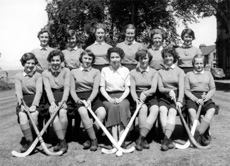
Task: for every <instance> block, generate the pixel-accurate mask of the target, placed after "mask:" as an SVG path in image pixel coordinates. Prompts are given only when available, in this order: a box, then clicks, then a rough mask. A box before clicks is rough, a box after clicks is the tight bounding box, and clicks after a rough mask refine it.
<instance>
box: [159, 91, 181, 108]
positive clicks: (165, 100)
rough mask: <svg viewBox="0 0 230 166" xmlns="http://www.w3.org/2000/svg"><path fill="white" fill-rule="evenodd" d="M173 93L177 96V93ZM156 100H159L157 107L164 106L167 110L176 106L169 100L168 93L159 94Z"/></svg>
mask: <svg viewBox="0 0 230 166" xmlns="http://www.w3.org/2000/svg"><path fill="white" fill-rule="evenodd" d="M174 92H175V94H176V96H177V91H174ZM158 100H159V107H161V106H165V107H166V108H167V109H168V110H169V109H170V108H174V109H176V105H175V103H174V101H173V100H171V98H170V97H169V94H168V93H167V94H163V93H159V95H158Z"/></svg>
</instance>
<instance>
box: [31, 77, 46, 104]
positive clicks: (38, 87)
mask: <svg viewBox="0 0 230 166" xmlns="http://www.w3.org/2000/svg"><path fill="white" fill-rule="evenodd" d="M42 91H43V89H42V76H41V75H39V76H38V78H37V79H36V94H35V96H34V100H33V103H32V106H36V107H38V106H39V102H40V99H41V96H42Z"/></svg>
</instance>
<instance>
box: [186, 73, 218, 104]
mask: <svg viewBox="0 0 230 166" xmlns="http://www.w3.org/2000/svg"><path fill="white" fill-rule="evenodd" d="M215 89H216V86H215V82H214V79H213V76H212V74H211V73H210V72H209V71H202V72H196V71H191V72H188V73H187V74H186V76H185V95H186V96H187V97H188V98H190V99H191V100H193V101H195V100H196V97H195V96H194V95H193V94H192V93H193V92H208V93H207V94H206V98H207V99H211V98H212V97H213V95H214V93H215Z"/></svg>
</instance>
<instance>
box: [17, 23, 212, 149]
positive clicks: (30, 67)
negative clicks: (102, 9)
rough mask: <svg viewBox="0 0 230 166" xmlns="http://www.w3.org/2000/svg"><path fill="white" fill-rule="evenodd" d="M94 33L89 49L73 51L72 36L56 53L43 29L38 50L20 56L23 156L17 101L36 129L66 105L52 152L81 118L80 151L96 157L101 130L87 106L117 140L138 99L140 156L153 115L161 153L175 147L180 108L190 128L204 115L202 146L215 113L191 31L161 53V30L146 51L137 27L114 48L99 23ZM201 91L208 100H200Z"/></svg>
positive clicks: (25, 123)
mask: <svg viewBox="0 0 230 166" xmlns="http://www.w3.org/2000/svg"><path fill="white" fill-rule="evenodd" d="M94 33H95V38H96V41H95V43H93V44H92V45H90V46H88V47H87V48H86V49H85V50H83V49H82V48H78V47H77V41H76V40H77V38H76V33H74V31H70V32H69V35H68V37H67V48H66V49H65V50H63V51H61V50H57V49H53V48H50V47H49V39H50V34H49V31H47V30H42V31H40V32H39V33H38V39H39V40H40V47H39V48H37V49H35V50H32V52H30V53H25V54H24V55H23V56H22V58H21V63H22V66H24V70H23V71H22V72H20V73H18V74H17V75H16V76H15V89H16V96H17V99H18V105H17V115H18V122H19V124H20V127H21V130H22V132H23V134H24V137H25V139H26V144H25V145H24V146H23V147H22V148H21V152H25V151H26V150H27V149H28V148H29V146H30V145H31V143H32V142H33V139H34V138H33V134H32V128H31V127H30V122H29V120H28V117H27V115H26V113H25V111H24V110H25V109H26V108H25V106H24V105H23V104H22V101H21V99H24V100H25V102H26V104H27V105H28V106H29V111H30V112H31V115H32V116H33V119H34V121H35V123H36V124H38V115H40V114H42V115H44V116H49V115H51V114H53V113H54V112H55V111H56V109H57V107H58V106H59V105H60V104H61V103H64V104H63V105H62V107H61V109H60V110H59V113H58V116H56V117H55V119H54V121H53V123H52V126H53V129H54V131H55V133H56V135H57V138H58V139H59V141H58V143H57V144H56V145H55V146H54V148H53V149H54V151H59V150H62V151H63V152H67V150H68V146H67V143H66V140H65V137H66V130H67V126H68V114H79V115H80V117H81V121H82V124H83V127H84V129H85V131H86V132H87V134H88V139H86V140H85V142H84V143H83V146H84V149H90V150H91V151H96V150H97V148H98V142H97V132H98V131H99V130H100V126H99V125H98V124H97V123H96V122H94V121H93V120H92V119H91V118H90V115H89V113H88V111H87V107H88V106H89V107H91V108H92V110H93V111H94V112H95V114H96V115H97V117H98V119H99V120H100V121H101V122H102V123H103V124H104V125H105V126H106V127H107V129H109V131H110V132H111V134H112V136H113V137H114V139H115V140H116V141H117V142H118V140H119V138H120V137H121V135H122V133H123V131H124V129H125V127H126V125H127V124H128V122H129V119H130V117H131V111H130V108H131V107H130V106H132V105H135V102H136V103H139V101H142V102H143V103H144V104H143V105H142V107H141V109H140V111H139V115H138V126H139V137H138V139H137V140H136V149H137V150H138V151H141V150H143V149H148V148H149V144H148V142H147V141H146V139H145V138H146V136H147V135H148V133H149V131H150V130H151V129H152V127H153V124H154V122H155V121H156V119H157V118H158V114H159V117H160V118H159V119H160V122H161V127H162V132H163V133H164V139H163V140H162V143H161V144H162V145H161V149H162V150H164V151H166V150H168V149H171V148H173V147H174V145H173V142H172V139H171V135H172V133H173V131H174V129H175V120H176V115H177V109H178V108H182V107H183V106H185V107H186V108H187V110H188V113H189V117H190V120H191V124H192V122H193V120H194V118H195V115H196V111H197V108H198V105H200V104H201V105H202V106H203V109H202V114H203V115H204V116H203V118H202V120H201V123H200V125H199V126H198V127H197V131H196V134H195V137H196V140H197V141H198V142H200V143H202V144H206V145H207V144H209V143H210V135H209V134H207V131H208V130H207V129H208V128H209V125H210V123H211V120H212V118H213V116H214V112H215V105H214V103H213V102H212V100H211V98H212V96H213V94H214V92H215V84H214V80H213V77H212V75H211V74H210V72H208V71H204V67H205V58H204V57H203V56H202V55H201V51H200V50H199V49H197V48H195V47H193V46H192V40H194V39H195V35H194V32H193V31H192V30H191V29H185V30H184V31H183V32H182V36H181V38H182V40H183V41H184V44H183V46H182V47H181V48H177V49H175V48H173V47H164V48H163V42H164V39H165V34H164V32H163V30H161V29H155V30H153V31H152V33H151V45H150V47H149V48H148V50H146V49H143V46H142V44H141V43H139V42H137V41H135V33H136V29H135V27H134V26H133V25H132V24H129V25H127V26H126V28H125V36H126V37H125V41H124V42H122V43H118V44H117V46H116V47H112V46H111V45H109V44H107V43H106V42H105V35H106V33H107V32H106V28H105V26H104V25H103V24H100V23H98V24H96V26H95V28H94ZM179 58H180V60H179V61H178V59H179ZM180 66H181V67H184V68H186V67H187V68H189V69H190V72H188V73H187V74H186V75H185V73H184V70H182V69H181V68H180ZM187 68H186V69H187ZM203 92H205V93H206V95H205V96H203V97H201V94H202V93H203ZM130 94H131V97H130ZM184 94H185V98H186V102H184ZM85 103H87V104H85ZM185 103H186V104H185ZM125 146H126V145H125V143H124V144H122V147H124V148H125Z"/></svg>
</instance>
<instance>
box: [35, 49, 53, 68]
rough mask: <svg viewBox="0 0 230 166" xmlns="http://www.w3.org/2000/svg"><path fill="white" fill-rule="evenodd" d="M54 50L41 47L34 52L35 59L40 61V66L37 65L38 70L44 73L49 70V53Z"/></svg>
mask: <svg viewBox="0 0 230 166" xmlns="http://www.w3.org/2000/svg"><path fill="white" fill-rule="evenodd" d="M53 50H54V48H51V47H49V46H47V47H39V48H36V49H34V50H32V53H33V54H34V55H35V57H36V58H37V60H38V65H37V69H38V70H40V71H44V70H47V69H48V68H49V62H48V61H47V57H48V55H49V53H50V52H51V51H53Z"/></svg>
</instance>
